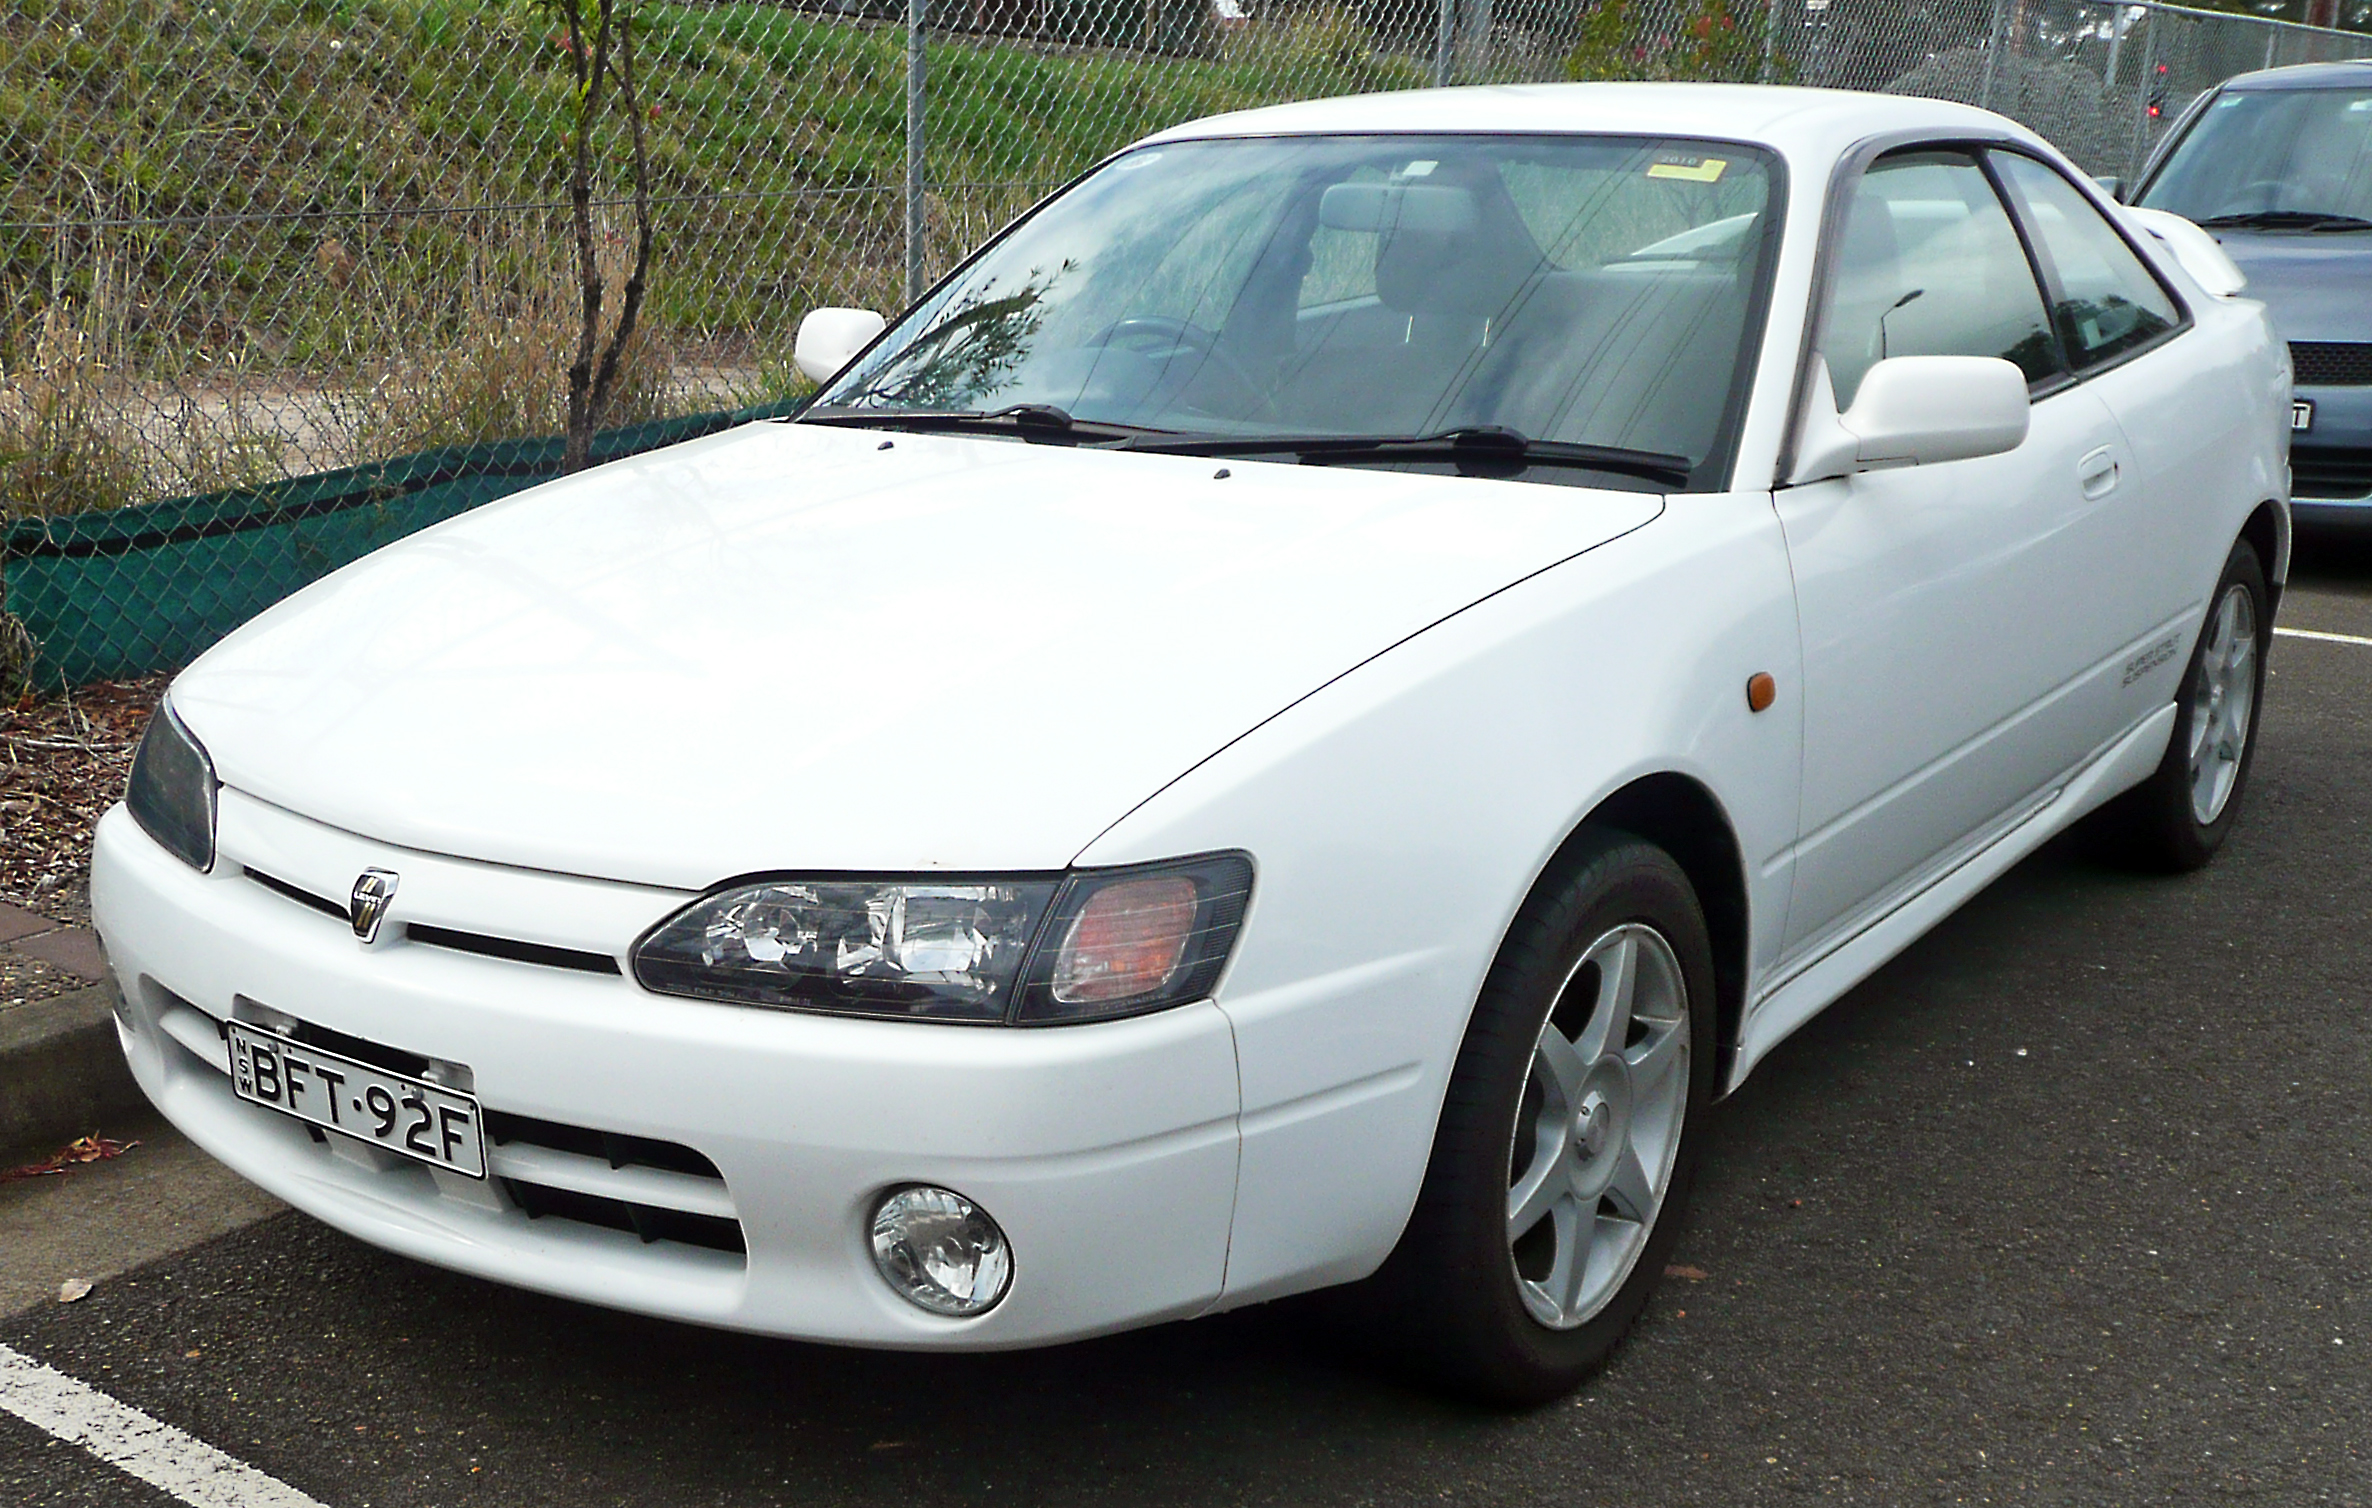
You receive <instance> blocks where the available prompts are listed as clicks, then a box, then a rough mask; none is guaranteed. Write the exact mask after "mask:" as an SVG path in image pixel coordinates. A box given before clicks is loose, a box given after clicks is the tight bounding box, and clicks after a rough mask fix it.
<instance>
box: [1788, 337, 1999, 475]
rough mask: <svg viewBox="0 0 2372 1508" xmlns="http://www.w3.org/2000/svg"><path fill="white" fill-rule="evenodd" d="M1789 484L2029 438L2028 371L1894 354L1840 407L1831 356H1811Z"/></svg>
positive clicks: (1988, 449)
mask: <svg viewBox="0 0 2372 1508" xmlns="http://www.w3.org/2000/svg"><path fill="white" fill-rule="evenodd" d="M1810 386H1811V390H1810V391H1809V392H1808V393H1807V394H1806V395H1805V402H1804V422H1803V423H1802V425H1801V426H1799V428H1798V430H1797V433H1796V459H1795V466H1794V468H1793V469H1792V470H1791V471H1790V472H1789V473H1788V478H1787V480H1788V483H1789V484H1790V485H1791V486H1792V485H1799V484H1801V483H1804V482H1817V481H1823V480H1825V479H1827V478H1829V477H1839V476H1848V475H1850V474H1852V473H1853V472H1856V471H1869V470H1872V469H1874V468H1877V467H1880V466H1932V465H1934V464H1935V463H1937V462H1939V461H1965V460H1968V459H1970V458H1971V457H1974V456H1992V455H2000V454H2001V453H2002V452H2004V451H2010V450H2016V449H2017V448H2018V447H2019V446H2020V445H2022V444H2024V443H2025V441H2026V424H2027V420H2028V419H2029V417H2030V413H2029V409H2028V405H2027V400H2026V374H2025V373H2023V372H2021V371H2019V370H2018V369H2017V367H2016V366H2014V365H2012V364H2011V363H2009V362H2007V361H2004V360H2002V359H2001V358H2000V357H1998V356H1894V357H1889V358H1888V359H1887V360H1885V361H1881V362H1879V363H1878V364H1877V365H1876V366H1874V367H1871V368H1870V370H1869V372H1868V374H1867V375H1866V376H1864V377H1863V378H1862V379H1861V391H1860V392H1858V393H1856V394H1854V397H1853V407H1852V408H1851V409H1849V410H1847V411H1846V412H1845V413H1842V414H1840V413H1838V412H1837V399H1836V389H1835V388H1833V387H1832V386H1830V384H1829V376H1828V363H1827V362H1825V361H1819V360H1815V361H1814V362H1813V363H1812V382H1811V385H1810Z"/></svg>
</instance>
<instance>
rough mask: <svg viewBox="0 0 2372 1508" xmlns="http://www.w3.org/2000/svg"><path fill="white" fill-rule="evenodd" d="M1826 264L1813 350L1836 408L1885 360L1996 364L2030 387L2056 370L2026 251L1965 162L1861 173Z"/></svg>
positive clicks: (1900, 162) (1956, 155)
mask: <svg viewBox="0 0 2372 1508" xmlns="http://www.w3.org/2000/svg"><path fill="white" fill-rule="evenodd" d="M1834 264H1835V266H1834V271H1833V272H1832V274H1831V277H1832V279H1833V281H1832V283H1831V285H1830V288H1829V296H1828V309H1827V312H1826V314H1825V315H1824V316H1823V318H1822V320H1821V325H1820V342H1819V350H1820V354H1821V355H1822V356H1823V357H1824V358H1826V359H1827V361H1828V373H1829V380H1830V381H1831V382H1833V383H1834V384H1835V385H1836V390H1837V406H1838V407H1840V408H1844V407H1847V406H1849V405H1851V403H1852V402H1853V395H1854V394H1855V393H1856V392H1858V391H1860V389H1861V379H1862V377H1863V376H1864V375H1865V374H1866V373H1867V372H1868V371H1869V369H1870V368H1871V367H1873V366H1876V365H1877V364H1878V363H1879V362H1880V361H1881V360H1883V359H1885V358H1886V357H1889V356H2000V357H2004V358H2006V359H2007V360H2010V361H2013V362H2016V363H2017V365H2018V368H2019V370H2021V371H2023V372H2024V373H2025V374H2026V379H2027V381H2029V382H2037V381H2040V380H2042V379H2043V378H2046V377H2051V376H2055V375H2057V374H2058V373H2059V371H2060V370H2061V368H2060V363H2059V353H2058V349H2057V346H2056V344H2055V343H2054V342H2053V341H2052V339H2051V327H2050V323H2049V321H2048V319H2047V318H2046V317H2045V315H2044V312H2043V297H2042V290H2041V289H2040V288H2038V287H2037V286H2036V285H2035V281H2034V267H2033V264H2032V263H2030V262H2028V261H2027V259H2026V248H2025V247H2024V245H2022V244H2021V243H2020V242H2019V240H2018V232H2017V230H2016V228H2015V227H2014V226H2012V225H2011V224H2010V217H2009V212H2008V211H2007V210H2005V209H2003V208H2002V204H2001V199H2000V197H1999V196H1998V195H1996V194H1995V193H1994V192H1993V185H1992V183H1991V181H1989V180H1988V179H1987V178H1986V176H1985V172H1984V170H1983V169H1982V168H1980V167H1978V166H1977V163H1976V159H1974V158H1972V157H1970V156H1968V155H1967V154H1966V153H1962V152H1906V153H1899V154H1896V155H1893V156H1888V157H1881V158H1879V159H1878V160H1877V161H1876V162H1875V163H1873V164H1871V166H1870V169H1869V171H1868V172H1866V173H1864V174H1863V175H1862V178H1861V182H1860V183H1859V184H1857V185H1856V186H1855V188H1854V192H1853V204H1852V207H1851V208H1850V209H1849V210H1848V211H1847V213H1846V216H1845V226H1844V236H1843V239H1842V240H1841V241H1840V242H1839V244H1838V245H1837V247H1836V248H1835V253H1834Z"/></svg>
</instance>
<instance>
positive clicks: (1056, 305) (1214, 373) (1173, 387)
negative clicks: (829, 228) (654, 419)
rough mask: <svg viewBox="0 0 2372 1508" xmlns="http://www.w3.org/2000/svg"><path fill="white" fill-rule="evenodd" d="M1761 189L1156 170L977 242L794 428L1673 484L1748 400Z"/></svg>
mask: <svg viewBox="0 0 2372 1508" xmlns="http://www.w3.org/2000/svg"><path fill="white" fill-rule="evenodd" d="M1773 172H1774V169H1773V168H1772V167H1771V165H1770V162H1769V159H1768V158H1767V157H1766V156H1765V155H1764V154H1762V153H1761V152H1758V151H1756V150H1755V149H1752V148H1748V147H1742V146H1736V145H1722V144H1714V143H1709V142H1689V141H1675V140H1648V139H1641V138H1636V137H1611V136H1558V137H1528V136H1417V135H1406V136H1399V135H1395V136H1334V137H1265V138H1252V139H1240V140H1222V141H1198V142H1189V143H1180V144H1174V145H1166V146H1156V147H1150V148H1144V149H1140V150H1137V151H1134V152H1130V153H1128V154H1125V155H1123V156H1121V157H1119V158H1117V159H1115V160H1114V161H1112V162H1110V163H1108V164H1106V165H1105V166H1104V167H1103V168H1101V169H1099V170H1098V171H1097V172H1095V173H1094V174H1093V175H1091V176H1090V177H1089V178H1087V179H1086V180H1085V181H1083V182H1082V183H1080V184H1078V185H1077V186H1075V187H1074V188H1072V189H1071V190H1070V191H1069V192H1067V193H1065V194H1063V195H1062V196H1060V197H1059V198H1057V199H1055V200H1054V201H1053V202H1051V203H1049V204H1048V205H1046V206H1045V207H1043V208H1042V209H1041V210H1040V211H1039V212H1037V213H1036V214H1034V215H1033V216H1031V217H1030V218H1028V219H1027V220H1025V221H1024V222H1023V223H1021V224H1020V225H1019V226H1017V227H1016V228H1015V229H1014V230H1013V231H1012V232H1011V233H1009V234H1008V235H1006V236H1005V237H1004V238H1002V239H1001V240H999V241H997V242H995V243H994V244H992V245H991V246H989V247H988V248H987V249H986V250H985V251H983V252H982V253H981V254H980V255H979V256H978V257H977V258H975V259H974V260H973V261H972V262H971V263H970V264H969V265H968V266H966V267H964V268H962V269H961V270H960V271H959V272H958V273H957V274H956V275H955V276H954V277H953V278H951V279H950V280H949V281H948V282H947V283H946V284H945V285H944V286H943V287H941V288H939V289H938V290H936V291H935V292H934V293H933V294H932V295H931V296H930V297H929V298H928V299H926V300H925V301H924V302H923V303H922V304H920V305H918V306H917V307H916V308H915V309H914V310H913V311H911V312H910V313H909V314H908V315H907V316H906V317H905V318H904V319H903V320H902V321H901V322H900V323H899V325H898V327H897V328H896V329H894V330H893V331H891V332H890V334H889V335H888V337H887V338H886V339H884V340H883V341H882V342H881V344H880V345H878V346H877V347H876V348H875V349H874V351H873V352H872V353H871V354H870V355H869V356H867V357H866V358H865V359H864V360H863V361H861V362H860V363H858V364H857V365H856V366H855V367H854V368H852V369H851V370H850V371H849V372H848V373H846V374H844V375H843V377H842V378H841V379H840V380H839V381H838V382H836V383H835V384H834V385H833V386H832V387H831V388H830V389H829V390H828V391H827V392H825V393H823V394H822V395H820V397H819V398H818V400H817V402H816V403H815V404H814V405H813V406H812V407H811V408H810V409H809V411H808V414H809V416H810V417H813V418H821V419H838V420H839V421H841V422H882V423H895V422H898V421H897V418H896V416H898V415H912V416H917V417H919V416H924V415H950V414H971V415H989V414H1000V413H1001V414H1005V415H1008V416H1010V418H1012V419H1013V420H1017V421H1022V422H1024V423H1026V425H1027V427H1028V428H1029V429H1030V430H1031V431H1033V432H1035V433H1046V432H1050V431H1067V432H1070V433H1072V434H1074V435H1080V436H1092V437H1093V438H1097V439H1103V440H1115V438H1116V437H1117V439H1116V442H1117V443H1125V444H1129V445H1131V446H1134V447H1137V448H1146V449H1159V448H1162V447H1163V446H1164V445H1171V446H1176V447H1179V448H1184V447H1185V446H1187V445H1189V444H1192V443H1196V442H1204V443H1207V442H1211V441H1223V442H1227V443H1230V444H1233V445H1234V446H1235V449H1236V450H1237V452H1238V453H1249V452H1251V451H1253V450H1255V449H1256V443H1255V442H1260V441H1264V440H1266V439H1269V438H1274V439H1276V440H1277V441H1278V442H1279V443H1278V447H1277V448H1279V449H1288V448H1291V444H1289V443H1288V442H1303V443H1307V444H1310V445H1313V446H1324V445H1326V444H1328V443H1330V442H1331V443H1334V444H1336V445H1338V446H1339V445H1340V444H1341V443H1342V442H1346V441H1351V442H1355V441H1357V440H1359V439H1362V438H1387V437H1388V438H1392V439H1398V440H1402V441H1407V440H1412V439H1418V438H1421V437H1428V436H1432V437H1448V436H1456V437H1460V438H1461V440H1462V439H1463V437H1467V436H1474V435H1481V436H1483V437H1485V438H1486V439H1488V440H1489V442H1490V443H1491V445H1493V446H1514V447H1518V448H1519V449H1528V450H1530V451H1531V452H1532V453H1534V454H1539V453H1542V452H1547V451H1550V450H1552V449H1556V448H1559V447H1561V448H1562V449H1563V451H1564V452H1565V453H1566V454H1567V456H1568V459H1570V458H1571V457H1572V456H1574V455H1577V454H1580V453H1581V452H1582V451H1584V450H1589V451H1592V452H1595V453H1601V454H1603V455H1606V456H1612V455H1615V454H1617V453H1622V454H1629V453H1634V452H1636V453H1642V454H1644V455H1646V456H1648V457H1649V458H1650V459H1652V460H1660V461H1661V462H1662V464H1663V468H1664V470H1665V471H1667V472H1677V473H1687V472H1689V471H1693V470H1695V469H1696V468H1698V467H1700V466H1702V465H1704V463H1705V462H1707V460H1708V459H1709V458H1712V457H1715V456H1716V454H1717V451H1718V450H1719V448H1720V443H1721V437H1722V436H1723V434H1724V433H1725V430H1726V416H1727V411H1728V410H1729V409H1731V408H1732V407H1734V406H1735V402H1736V400H1735V397H1734V395H1735V394H1736V392H1737V391H1738V389H1739V387H1740V384H1739V383H1738V381H1737V380H1736V379H1737V376H1738V372H1739V368H1740V365H1741V352H1742V351H1744V350H1746V349H1747V348H1748V346H1749V330H1748V325H1749V319H1748V311H1749V310H1750V308H1752V307H1754V305H1755V295H1756V294H1757V293H1758V291H1759V289H1760V287H1761V283H1762V279H1763V277H1764V275H1765V267H1764V264H1765V263H1766V262H1767V261H1768V258H1769V253H1768V250H1767V242H1768V239H1769V238H1768V237H1767V236H1766V235H1765V233H1764V228H1765V223H1766V221H1767V220H1768V218H1769V211H1770V209H1771V206H1772V198H1773V184H1772V177H1773ZM1148 432H1153V433H1148ZM1585 459H1586V457H1585ZM1673 480H1675V481H1678V480H1679V477H1678V476H1675V477H1674V478H1673Z"/></svg>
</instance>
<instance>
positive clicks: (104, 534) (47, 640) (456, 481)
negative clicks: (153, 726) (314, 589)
mask: <svg viewBox="0 0 2372 1508" xmlns="http://www.w3.org/2000/svg"><path fill="white" fill-rule="evenodd" d="M799 406H800V405H799V400H796V399H786V400H784V401H782V402H780V403H773V404H766V405H762V406H759V407H756V408H744V409H731V410H725V411H722V412H717V413H707V414H693V415H690V416H688V417H685V418H681V419H661V420H656V421H653V422H651V423H648V424H638V425H634V426H631V427H629V428H625V429H615V430H610V431H608V432H606V433H604V434H601V435H598V436H596V437H595V439H594V442H593V458H594V459H595V460H596V461H611V460H616V459H617V458H619V457H621V456H629V455H634V454H637V453H639V452H641V451H646V450H655V449H657V448H658V447H660V446H662V445H673V444H675V443H677V442H678V441H681V440H689V439H694V438H696V437H698V436H700V435H705V434H713V433H715V432H716V431H718V430H720V429H725V428H728V427H730V426H732V425H736V424H746V423H749V422H751V421H752V420H757V419H773V418H782V417H784V416H786V415H789V414H792V413H796V412H797V411H798V408H799ZM561 452H562V441H561V440H559V439H558V438H547V439H533V440H497V441H493V442H490V443H488V444H483V445H465V446H453V447H450V448H447V449H443V450H429V451H422V452H421V453H419V454H417V455H409V456H399V457H397V458H396V459H394V460H391V461H380V462H375V463H373V464H371V465H368V466H352V467H348V468H346V469H345V470H342V471H325V472H321V473H319V474H317V475H313V476H303V477H295V478H292V479H291V480H289V481H285V482H275V483H273V484H271V485H270V486H267V487H258V488H252V489H248V490H245V491H239V492H217V493H209V494H207V495H205V496H202V497H187V498H173V499H170V500H168V501H166V502H161V503H143V504H141V505H140V506H138V507H133V508H115V509H110V510H108V511H105V512H101V513H76V514H68V515H65V516H62V517H57V518H29V519H20V520H18V521H17V522H16V523H14V524H13V525H10V526H9V528H8V532H7V534H6V535H5V536H0V577H4V580H5V590H6V595H5V597H4V598H0V606H5V607H6V609H7V610H8V611H9V612H11V613H14V614H15V615H16V616H17V618H18V620H19V621H20V622H22V623H23V624H24V625H25V629H26V631H27V632H28V633H30V634H31V635H32V637H33V642H34V644H35V646H36V653H35V656H34V661H33V681H34V684H35V685H37V686H43V687H55V686H80V685H83V684H86V683H88V682H91V681H100V680H112V679H117V678H120V677H125V676H136V675H146V674H148V673H149V672H151V671H156V670H165V669H171V668H174V667H177V666H180V665H184V664H187V663H188V662H189V661H191V660H193V659H195V658H196V657H197V656H198V654H199V653H200V652H202V651H203V650H205V649H206V648H207V646H209V645H211V644H213V643H214V642H215V641H216V640H217V639H220V638H221V637H222V636H223V635H225V634H227V633H229V632H230V631H231V630H232V629H234V628H237V627H238V626H239V625H240V624H242V623H244V622H246V621H247V620H248V619H249V618H252V617H254V616H255V615H256V614H257V613H260V612H262V611H263V610H264V609H265V608H267V607H270V606H271V605H272V604H273V603H275V602H278V601H279V600H280V599H281V598H283V597H286V596H287V595H289V594H290V593H291V592H294V591H296V590H297V589H298V588H299V587H303V586H306V585H309V584H311V583H312V582H315V581H318V580H320V579H321V578H322V577H324V576H326V575H328V574H329V573H330V572H332V571H334V570H336V569H337V568H338V567H340V566H342V565H345V564H346V563H347V562H349V561H352V560H358V559H360V558H361V557H362V556H364V555H367V554H369V553H370V552H371V551H373V550H376V549H378V548H379V547H380V546H381V545H384V544H389V543H391V542H393V541H395V540H398V539H401V538H403V537H404V536H405V535H407V534H410V533H412V532H413V531H414V530H417V529H424V528H426V527H427V526H428V525H430V524H433V523H437V522H439V521H441V520H444V519H448V518H451V517H453V516H454V515H455V514H458V513H466V512H467V511H469V510H470V509H472V508H475V507H477V506H479V505H480V504H483V503H490V502H493V501H494V500H495V499H496V498H499V497H506V496H508V495H509V494H511V493H513V492H518V491H521V490H523V489H525V488H528V487H532V486H534V485H535V484H536V483H538V482H542V481H548V480H550V479H551V478H553V477H555V476H558V475H559V474H560V459H561Z"/></svg>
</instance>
